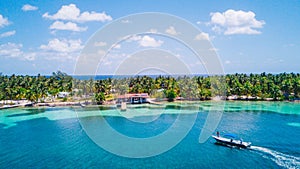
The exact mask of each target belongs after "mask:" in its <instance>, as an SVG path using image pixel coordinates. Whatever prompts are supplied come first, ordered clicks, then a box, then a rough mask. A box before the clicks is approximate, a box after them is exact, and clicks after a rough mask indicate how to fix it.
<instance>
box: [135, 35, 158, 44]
mask: <svg viewBox="0 0 300 169" xmlns="http://www.w3.org/2000/svg"><path fill="white" fill-rule="evenodd" d="M162 44H163V41H161V40H155V39H154V38H152V37H150V36H148V35H145V36H143V37H142V38H141V39H140V40H139V45H140V46H143V47H159V46H161V45H162Z"/></svg>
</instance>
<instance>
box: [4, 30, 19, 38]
mask: <svg viewBox="0 0 300 169" xmlns="http://www.w3.org/2000/svg"><path fill="white" fill-rule="evenodd" d="M14 34H16V31H15V30H13V31H8V32H4V33H2V34H0V38H4V37H9V36H13V35H14Z"/></svg>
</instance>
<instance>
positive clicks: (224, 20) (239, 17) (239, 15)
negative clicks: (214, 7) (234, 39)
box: [210, 9, 265, 35]
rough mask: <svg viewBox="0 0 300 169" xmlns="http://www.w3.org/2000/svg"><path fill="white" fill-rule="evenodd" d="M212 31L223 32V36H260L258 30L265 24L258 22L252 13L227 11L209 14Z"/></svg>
mask: <svg viewBox="0 0 300 169" xmlns="http://www.w3.org/2000/svg"><path fill="white" fill-rule="evenodd" d="M210 15H211V24H213V25H214V27H213V30H214V31H219V32H224V34H225V35H233V34H260V33H261V32H260V31H258V30H257V29H258V28H262V27H263V25H264V24H265V22H264V21H263V20H261V21H258V20H256V18H255V13H253V12H252V11H248V12H245V11H241V10H239V11H235V10H232V9H229V10H227V11H225V12H223V13H220V12H215V13H211V14H210Z"/></svg>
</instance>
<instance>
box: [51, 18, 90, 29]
mask: <svg viewBox="0 0 300 169" xmlns="http://www.w3.org/2000/svg"><path fill="white" fill-rule="evenodd" d="M50 29H55V30H67V31H76V32H82V31H86V30H87V27H79V26H78V25H77V24H76V23H73V22H67V23H64V22H61V21H55V22H54V23H53V24H52V25H51V26H50Z"/></svg>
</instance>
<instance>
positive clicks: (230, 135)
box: [224, 133, 239, 139]
mask: <svg viewBox="0 0 300 169" xmlns="http://www.w3.org/2000/svg"><path fill="white" fill-rule="evenodd" d="M224 137H229V138H233V139H239V137H238V136H237V135H236V134H232V133H228V134H224Z"/></svg>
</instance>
